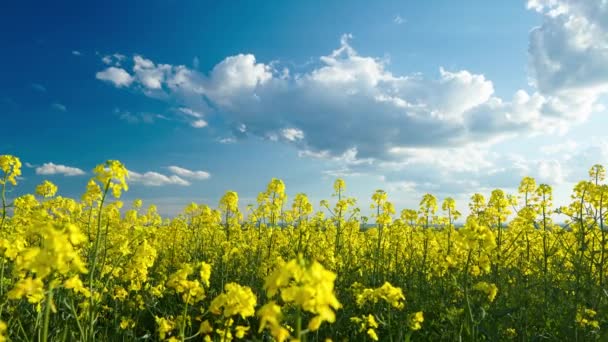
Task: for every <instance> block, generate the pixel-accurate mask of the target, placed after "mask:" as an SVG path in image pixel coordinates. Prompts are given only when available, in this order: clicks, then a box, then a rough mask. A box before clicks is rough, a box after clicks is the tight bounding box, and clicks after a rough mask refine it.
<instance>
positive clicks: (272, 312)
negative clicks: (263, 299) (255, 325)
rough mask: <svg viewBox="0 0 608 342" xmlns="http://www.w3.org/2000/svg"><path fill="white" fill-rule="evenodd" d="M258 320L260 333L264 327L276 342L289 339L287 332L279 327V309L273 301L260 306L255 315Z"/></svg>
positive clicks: (280, 315)
mask: <svg viewBox="0 0 608 342" xmlns="http://www.w3.org/2000/svg"><path fill="white" fill-rule="evenodd" d="M257 315H258V317H259V318H260V329H259V331H258V332H262V331H263V330H264V329H265V328H266V327H268V329H269V330H270V334H271V335H272V336H273V337H274V339H275V340H277V342H283V341H285V340H286V339H288V338H289V337H290V334H289V330H287V329H285V328H283V327H282V326H281V323H280V321H281V317H282V314H281V307H280V306H278V305H277V304H276V303H275V302H274V301H271V302H270V303H268V304H266V305H264V306H262V307H261V308H260V309H259V310H258V313H257Z"/></svg>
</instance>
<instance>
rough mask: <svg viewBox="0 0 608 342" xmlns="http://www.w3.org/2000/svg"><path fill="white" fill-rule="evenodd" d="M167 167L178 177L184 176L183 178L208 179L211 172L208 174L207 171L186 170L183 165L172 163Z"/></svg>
mask: <svg viewBox="0 0 608 342" xmlns="http://www.w3.org/2000/svg"><path fill="white" fill-rule="evenodd" d="M168 169H169V171H171V172H172V173H174V174H176V175H178V176H180V177H184V178H188V179H197V180H205V179H209V178H210V177H211V174H209V172H206V171H192V170H188V169H185V168H183V167H179V166H174V165H172V166H169V167H168Z"/></svg>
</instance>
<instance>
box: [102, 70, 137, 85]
mask: <svg viewBox="0 0 608 342" xmlns="http://www.w3.org/2000/svg"><path fill="white" fill-rule="evenodd" d="M95 77H96V78H97V79H98V80H102V81H106V82H110V83H112V84H114V86H116V87H118V88H120V87H128V86H129V85H130V84H131V83H132V82H133V77H132V76H131V75H130V74H129V73H128V72H127V71H126V70H125V69H122V68H117V67H109V68H107V69H105V70H103V71H99V72H98V73H96V74H95Z"/></svg>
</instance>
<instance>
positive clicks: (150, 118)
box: [114, 108, 169, 124]
mask: <svg viewBox="0 0 608 342" xmlns="http://www.w3.org/2000/svg"><path fill="white" fill-rule="evenodd" d="M114 114H115V115H117V116H118V117H119V118H120V119H121V120H123V121H126V122H128V123H130V124H139V123H144V124H153V123H155V122H156V121H158V120H169V118H167V117H166V116H164V115H161V114H155V113H131V112H129V111H122V110H120V109H118V108H116V109H114Z"/></svg>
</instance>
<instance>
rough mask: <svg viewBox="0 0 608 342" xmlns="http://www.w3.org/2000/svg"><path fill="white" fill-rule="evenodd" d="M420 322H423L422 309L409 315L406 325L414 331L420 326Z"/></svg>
mask: <svg viewBox="0 0 608 342" xmlns="http://www.w3.org/2000/svg"><path fill="white" fill-rule="evenodd" d="M422 322H424V315H423V314H422V311H418V312H415V313H413V314H410V315H409V322H408V325H409V327H410V329H412V330H414V331H416V330H420V329H421V328H422Z"/></svg>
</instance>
